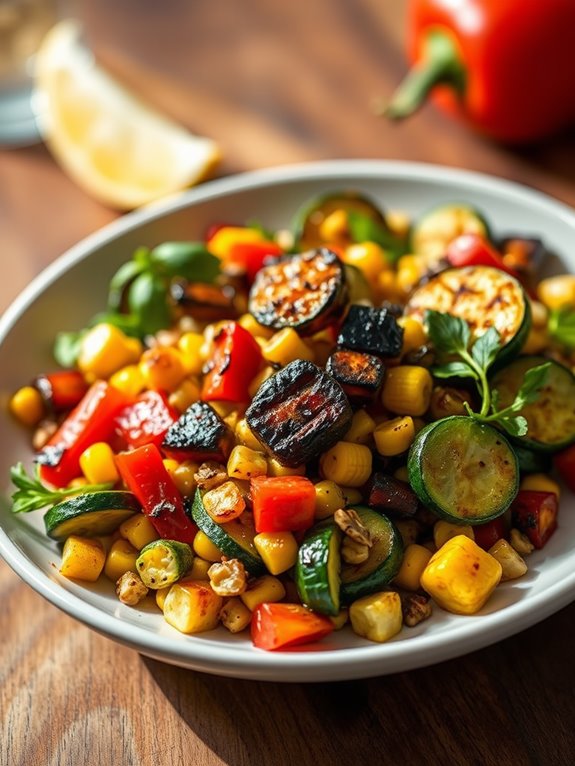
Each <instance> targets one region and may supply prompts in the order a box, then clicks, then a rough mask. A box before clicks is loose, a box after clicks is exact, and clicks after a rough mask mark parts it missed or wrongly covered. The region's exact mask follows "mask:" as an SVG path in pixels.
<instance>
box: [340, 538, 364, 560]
mask: <svg viewBox="0 0 575 766" xmlns="http://www.w3.org/2000/svg"><path fill="white" fill-rule="evenodd" d="M341 557H342V559H343V560H344V561H345V563H346V564H363V562H364V561H367V559H368V558H369V547H368V546H367V545H364V544H363V543H358V542H357V540H353V539H352V538H351V537H348V536H347V535H346V536H345V537H344V538H343V543H342V544H341Z"/></svg>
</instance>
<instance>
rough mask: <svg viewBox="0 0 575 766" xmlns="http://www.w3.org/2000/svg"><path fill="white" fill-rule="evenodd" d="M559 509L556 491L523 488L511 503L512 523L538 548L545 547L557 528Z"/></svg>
mask: <svg viewBox="0 0 575 766" xmlns="http://www.w3.org/2000/svg"><path fill="white" fill-rule="evenodd" d="M558 511H559V501H558V500H557V495H556V494H555V492H539V491H535V490H528V489H522V490H521V491H520V492H518V493H517V497H516V498H515V500H514V501H513V503H512V504H511V523H512V524H513V526H514V527H516V528H517V529H518V530H519V531H520V532H523V534H525V535H527V537H528V538H529V540H530V541H531V542H532V543H533V545H534V546H535V547H536V548H543V546H544V545H545V543H546V542H547V540H549V538H550V537H551V535H552V534H553V532H555V530H556V529H557V513H558Z"/></svg>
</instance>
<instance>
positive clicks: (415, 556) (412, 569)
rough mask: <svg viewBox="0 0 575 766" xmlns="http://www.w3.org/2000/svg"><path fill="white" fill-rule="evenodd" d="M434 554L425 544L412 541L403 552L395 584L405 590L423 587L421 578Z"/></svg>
mask: <svg viewBox="0 0 575 766" xmlns="http://www.w3.org/2000/svg"><path fill="white" fill-rule="evenodd" d="M431 556H432V553H431V551H429V550H428V549H427V548H424V547H423V545H417V543H412V544H411V545H408V546H407V547H406V549H405V553H404V554H403V560H402V562H401V566H400V567H399V572H398V573H397V574H396V576H395V579H394V581H393V582H394V584H395V585H397V586H398V587H399V588H405V590H419V588H420V587H421V586H420V584H419V580H420V578H421V575H422V574H423V570H424V569H425V567H426V566H427V565H428V564H429V560H430V558H431Z"/></svg>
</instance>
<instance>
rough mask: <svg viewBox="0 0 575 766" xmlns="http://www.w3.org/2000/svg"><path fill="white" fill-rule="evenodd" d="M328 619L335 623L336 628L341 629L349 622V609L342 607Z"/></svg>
mask: <svg viewBox="0 0 575 766" xmlns="http://www.w3.org/2000/svg"><path fill="white" fill-rule="evenodd" d="M328 620H329V621H330V622H331V623H332V624H333V627H334V630H341V629H342V628H343V627H345V626H346V625H347V623H348V622H349V609H340V610H339V612H338V613H337V614H336V615H333V616H332V615H329V616H328Z"/></svg>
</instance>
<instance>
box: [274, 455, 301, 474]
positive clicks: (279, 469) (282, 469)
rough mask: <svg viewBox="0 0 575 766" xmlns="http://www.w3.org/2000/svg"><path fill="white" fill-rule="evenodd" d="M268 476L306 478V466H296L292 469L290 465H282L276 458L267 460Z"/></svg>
mask: <svg viewBox="0 0 575 766" xmlns="http://www.w3.org/2000/svg"><path fill="white" fill-rule="evenodd" d="M267 464H268V473H267V475H268V476H305V465H296V466H294V467H293V468H290V466H288V465H282V464H281V463H280V462H279V461H278V460H276V459H275V458H274V457H271V458H268V459H267Z"/></svg>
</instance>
